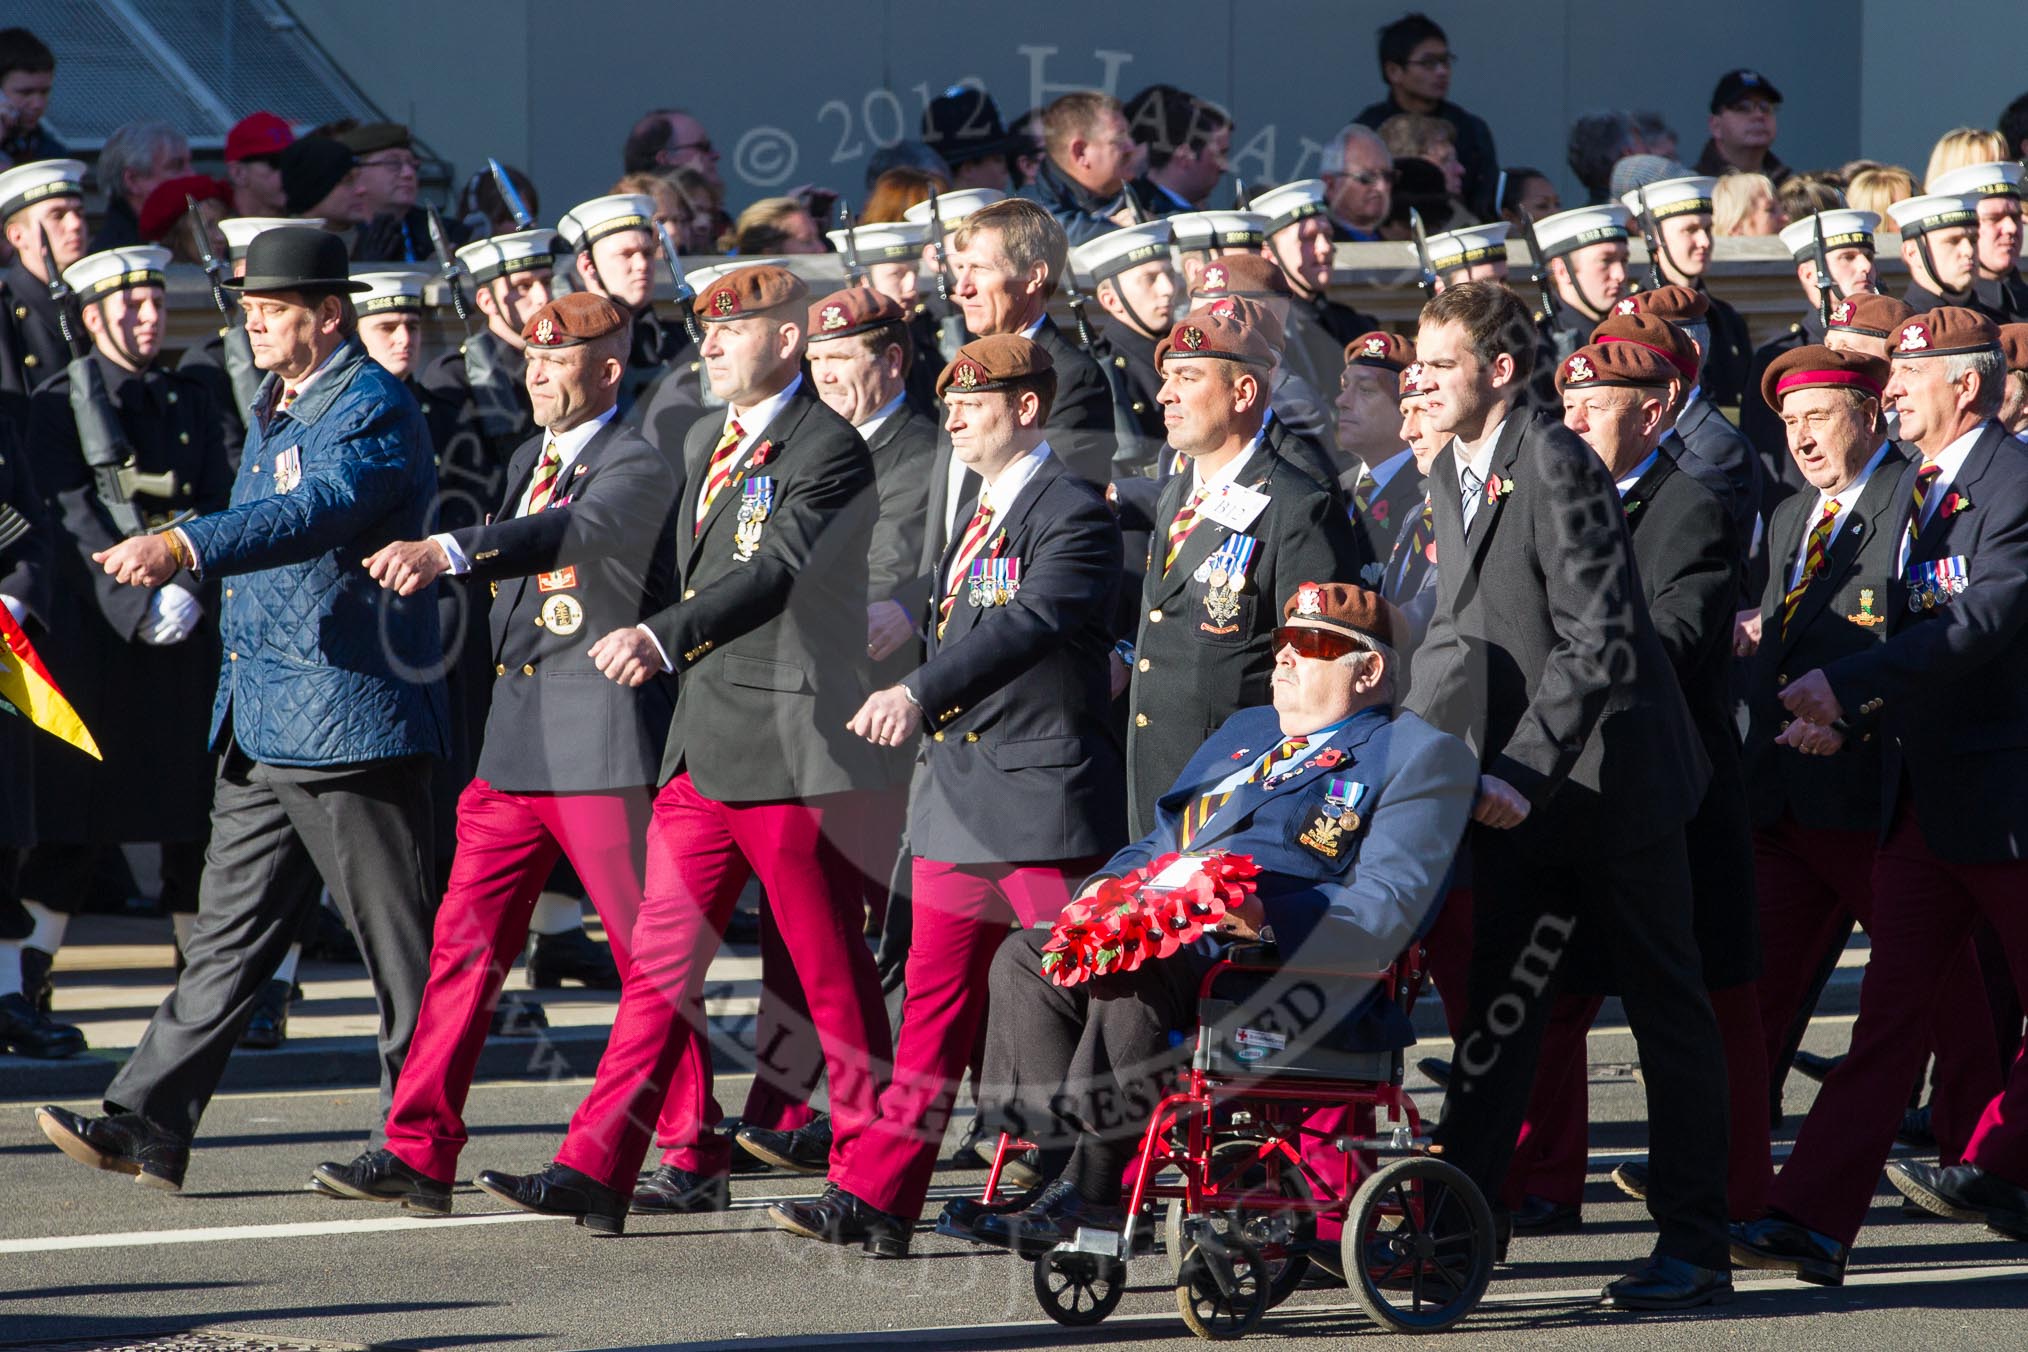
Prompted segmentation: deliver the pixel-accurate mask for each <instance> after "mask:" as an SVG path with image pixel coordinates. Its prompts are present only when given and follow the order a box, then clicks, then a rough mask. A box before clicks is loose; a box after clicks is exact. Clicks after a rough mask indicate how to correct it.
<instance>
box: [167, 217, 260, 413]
mask: <svg viewBox="0 0 2028 1352" xmlns="http://www.w3.org/2000/svg"><path fill="white" fill-rule="evenodd" d="M183 205H184V207H185V209H186V210H187V211H188V213H189V220H190V238H191V240H192V242H194V243H195V244H196V245H197V257H198V260H199V261H200V262H202V263H203V264H204V275H205V277H206V278H208V279H209V280H210V282H211V303H212V304H213V305H215V306H217V307H218V313H219V317H220V318H222V319H224V320H225V327H224V328H222V329H220V330H219V333H218V336H219V338H220V339H221V340H222V342H221V346H222V348H223V353H222V355H223V357H224V361H225V379H226V382H227V384H229V385H230V386H231V387H232V402H233V404H234V405H235V406H236V408H237V410H238V412H239V416H240V420H241V421H242V422H244V421H245V420H246V418H247V417H248V416H249V413H250V411H251V410H252V408H253V403H254V396H255V395H257V394H259V393H260V388H261V373H260V369H259V368H258V367H256V366H255V365H254V359H253V344H252V343H251V342H250V341H248V339H247V336H246V325H245V324H243V323H241V322H240V312H239V307H238V306H237V305H234V304H233V303H232V297H231V296H229V295H227V294H226V288H225V282H226V273H225V264H223V263H221V262H219V261H218V256H217V255H216V254H214V253H212V252H211V236H210V235H209V233H208V232H206V230H205V228H204V217H203V215H202V214H201V213H200V212H199V211H198V210H197V199H196V198H195V197H192V196H190V195H189V194H188V193H185V194H184V196H183Z"/></svg>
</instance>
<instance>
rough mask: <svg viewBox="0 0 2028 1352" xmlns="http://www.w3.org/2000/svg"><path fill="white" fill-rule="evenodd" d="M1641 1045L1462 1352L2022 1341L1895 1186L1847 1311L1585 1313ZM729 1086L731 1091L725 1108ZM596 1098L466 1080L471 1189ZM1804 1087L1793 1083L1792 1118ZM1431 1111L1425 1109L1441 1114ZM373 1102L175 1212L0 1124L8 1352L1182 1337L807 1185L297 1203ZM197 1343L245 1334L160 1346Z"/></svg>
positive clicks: (2012, 1261)
mask: <svg viewBox="0 0 2028 1352" xmlns="http://www.w3.org/2000/svg"><path fill="white" fill-rule="evenodd" d="M1844 1031H1845V1030H1844V1028H1843V1026H1841V1025H1840V1024H1839V1023H1837V1022H1832V1023H1830V1024H1828V1025H1827V1024H1825V1023H1822V1022H1820V1023H1819V1024H1818V1025H1817V1027H1816V1028H1815V1029H1813V1033H1812V1038H1811V1042H1810V1045H1811V1046H1812V1047H1816V1048H1819V1049H1822V1050H1836V1049H1837V1048H1838V1045H1839V1044H1840V1043H1841V1042H1842V1040H1843V1037H1844ZM1425 1050H1430V1049H1427V1048H1426V1049H1425ZM1632 1051H1633V1049H1632V1045H1631V1042H1630V1040H1629V1039H1628V1038H1627V1037H1626V1036H1625V1035H1624V1033H1623V1032H1622V1031H1615V1030H1612V1029H1604V1028H1602V1029H1601V1030H1600V1032H1599V1035H1598V1036H1595V1037H1594V1039H1593V1041H1592V1046H1591V1056H1592V1070H1593V1097H1592V1103H1593V1111H1594V1114H1595V1119H1596V1123H1597V1125H1595V1127H1594V1132H1593V1159H1592V1166H1593V1172H1592V1176H1591V1182H1590V1189H1589V1195H1588V1198H1587V1206H1586V1226H1585V1229H1584V1231H1583V1232H1582V1233H1580V1234H1577V1235H1573V1236H1565V1237H1558V1238H1553V1239H1536V1240H1530V1239H1522V1240H1519V1241H1517V1242H1516V1244H1515V1246H1514V1250H1513V1254H1512V1258H1513V1262H1512V1263H1511V1265H1510V1266H1508V1267H1505V1268H1503V1269H1501V1270H1500V1272H1499V1273H1498V1274H1497V1276H1496V1277H1495V1280H1494V1284H1493V1288H1492V1290H1491V1292H1490V1294H1489V1296H1488V1299H1487V1301H1486V1302H1485V1304H1484V1305H1482V1306H1481V1308H1480V1310H1479V1311H1478V1313H1477V1314H1475V1315H1474V1316H1473V1317H1472V1318H1471V1319H1470V1320H1469V1321H1468V1322H1467V1323H1466V1325H1465V1326H1464V1328H1465V1329H1466V1330H1468V1331H1469V1333H1470V1334H1476V1335H1478V1336H1479V1337H1481V1338H1485V1339H1488V1340H1491V1342H1492V1344H1493V1345H1497V1346H1500V1347H1515V1348H1549V1347H1565V1346H1573V1345H1577V1344H1579V1343H1582V1344H1584V1345H1585V1346H1587V1347H1594V1348H1595V1347H1599V1346H1602V1345H1604V1346H1612V1347H1637V1348H1656V1349H1661V1348H1686V1349H1692V1348H1694V1349H1698V1352H1705V1349H1708V1348H1710V1347H1712V1346H1714V1345H1722V1346H1724V1347H1725V1348H1727V1349H1728V1350H1730V1349H1735V1348H1769V1349H1782V1352H1806V1350H1812V1349H1823V1350H1824V1352H1852V1350H1853V1349H1861V1348H1894V1347H1916V1346H1950V1347H1954V1348H1995V1349H2000V1348H2005V1349H2010V1350H2013V1352H2018V1349H2020V1348H2022V1347H2023V1346H2028V1246H2023V1245H2020V1244H2015V1243H2011V1242H2009V1241H2007V1240H2004V1239H2001V1238H1999V1237H1997V1236H1994V1235H1991V1234H1989V1233H1987V1232H1986V1231H1985V1230H1983V1229H1982V1228H1979V1227H1975V1226H1970V1225H1953V1224H1949V1223H1944V1222H1927V1221H1912V1220H1905V1219H1903V1218H1902V1217H1901V1216H1900V1214H1899V1210H1898V1206H1897V1203H1898V1201H1899V1198H1898V1196H1896V1195H1894V1194H1893V1193H1892V1192H1891V1191H1890V1190H1888V1189H1887V1188H1886V1187H1885V1185H1884V1184H1883V1185H1882V1189H1881V1192H1880V1194H1879V1196H1878V1198H1877V1199H1876V1208H1875V1210H1874V1212H1873V1214H1872V1216H1871V1218H1870V1219H1871V1224H1870V1226H1869V1228H1868V1229H1867V1231H1866V1232H1865V1233H1864V1234H1863V1235H1862V1236H1861V1247H1860V1250H1859V1254H1858V1261H1857V1263H1856V1265H1855V1267H1854V1269H1853V1271H1852V1273H1851V1276H1850V1278H1849V1280H1848V1284H1847V1285H1846V1286H1845V1287H1844V1288H1843V1289H1842V1290H1823V1289H1819V1288H1813V1287H1804V1286H1800V1285H1798V1284H1795V1283H1793V1282H1788V1281H1784V1280H1772V1279H1768V1278H1766V1277H1764V1276H1761V1275H1759V1274H1742V1276H1741V1279H1740V1286H1739V1294H1738V1297H1737V1299H1736V1300H1735V1301H1734V1302H1733V1303H1732V1304H1730V1305H1729V1306H1726V1307H1723V1308H1722V1309H1718V1310H1715V1311H1706V1312H1701V1313H1698V1314H1696V1315H1685V1316H1671V1317H1646V1318H1638V1319H1637V1318H1631V1317H1628V1316H1625V1315H1621V1314H1616V1313H1613V1312H1611V1311H1607V1310H1604V1309H1601V1308H1599V1307H1597V1306H1595V1305H1594V1304H1592V1303H1591V1302H1592V1299H1593V1297H1594V1296H1595V1294H1596V1292H1597V1290H1598V1288H1599V1287H1600V1286H1601V1285H1602V1284H1603V1283H1604V1282H1605V1281H1607V1280H1609V1279H1610V1278H1611V1277H1612V1276H1614V1275H1616V1274H1617V1273H1618V1272H1620V1271H1621V1270H1623V1269H1624V1268H1625V1267H1626V1266H1627V1265H1628V1264H1629V1263H1631V1262H1632V1261H1633V1260H1635V1259H1636V1258H1638V1257H1639V1256H1640V1255H1641V1254H1643V1253H1644V1252H1645V1251H1646V1250H1647V1248H1648V1246H1649V1242H1650V1236H1651V1233H1652V1232H1651V1230H1650V1228H1649V1225H1648V1222H1647V1218H1646V1215H1645V1212H1644V1211H1643V1209H1642V1208H1641V1207H1640V1206H1639V1205H1638V1204H1637V1203H1633V1202H1630V1201H1628V1200H1627V1199H1625V1198H1623V1197H1621V1196H1620V1195H1619V1194H1618V1192H1617V1191H1615V1190H1614V1188H1613V1186H1612V1184H1611V1183H1610V1181H1609V1179H1608V1178H1607V1174H1608V1172H1609V1170H1610V1168H1611V1166H1612V1165H1613V1164H1614V1163H1616V1162H1618V1161H1619V1160H1620V1159H1623V1158H1625V1157H1626V1156H1627V1154H1628V1153H1629V1152H1630V1151H1635V1150H1638V1149H1639V1145H1640V1139H1641V1136H1642V1128H1641V1126H1640V1115H1641V1107H1642V1104H1641V1096H1640V1091H1639V1089H1638V1088H1637V1087H1636V1085H1635V1083H1634V1081H1633V1080H1632V1079H1631V1077H1630V1076H1629V1075H1628V1074H1627V1063H1628V1062H1630V1061H1631V1060H1632ZM742 1088H743V1084H742V1082H740V1081H738V1080H729V1081H728V1082H727V1089H728V1091H729V1092H728V1093H727V1095H726V1097H727V1098H728V1100H729V1101H734V1102H736V1101H737V1098H738V1097H739V1095H740V1093H741V1092H742ZM583 1091H584V1083H583V1081H579V1080H565V1081H558V1082H554V1083H547V1084H536V1083H527V1082H508V1083H492V1084H482V1085H480V1086H479V1087H478V1088H477V1089H476V1090H475V1092H474V1093H473V1096H472V1104H471V1113H470V1117H471V1126H472V1144H471V1146H470V1147H469V1148H468V1150H467V1152H466V1157H465V1160H464V1166H465V1169H466V1170H467V1171H468V1172H469V1171H471V1170H475V1169H479V1168H485V1167H502V1168H509V1169H532V1168H535V1167H538V1166H539V1165H540V1164H542V1163H543V1162H544V1161H546V1160H547V1159H548V1158H549V1157H550V1155H551V1153H552V1151H553V1150H554V1148H555V1145H556V1143H557V1141H558V1140H559V1138H560V1136H561V1134H562V1130H563V1125H564V1123H565V1121H566V1120H567V1119H568V1117H569V1114H570V1111H571V1109H572V1108H573V1107H574V1106H575V1105H576V1102H577V1100H578V1098H579V1096H580V1095H581V1094H582V1093H583ZM1807 1091H1808V1086H1807V1085H1804V1084H1802V1083H1801V1082H1794V1083H1792V1085H1791V1090H1790V1107H1791V1110H1792V1111H1799V1110H1800V1109H1801V1108H1802V1107H1803V1106H1805V1104H1806V1102H1807V1097H1808V1092H1807ZM1422 1097H1423V1100H1424V1103H1425V1106H1426V1107H1429V1108H1432V1109H1433V1108H1434V1106H1435V1095H1434V1094H1433V1093H1427V1094H1424V1095H1423V1096H1422ZM372 1103H373V1096H372V1094H371V1092H370V1091H368V1090H363V1089H362V1090H351V1089H321V1090H310V1091H298V1092H255V1093H235V1094H228V1095H224V1096H221V1097H220V1098H219V1099H217V1100H216V1101H215V1102H214V1103H213V1105H212V1108H211V1112H210V1114H209V1116H208V1117H207V1118H206V1120H205V1133H204V1136H203V1138H202V1140H201V1141H200V1150H199V1152H198V1153H197V1155H196V1156H195V1158H194V1159H193V1162H192V1165H191V1172H190V1178H189V1188H188V1191H187V1192H185V1193H184V1194H183V1195H181V1196H169V1195H165V1194H161V1193H157V1192H152V1191H149V1190H146V1189H143V1188H139V1187H137V1186H135V1185H134V1184H133V1183H131V1182H130V1181H128V1180H127V1179H125V1178H122V1177H118V1176H115V1175H111V1174H100V1173H95V1172H92V1171H89V1170H86V1169H84V1168H82V1167H80V1166H78V1165H76V1164H73V1163H71V1162H70V1161H68V1160H66V1159H64V1158H63V1157H61V1156H59V1155H58V1154H57V1153H56V1151H55V1150H54V1149H52V1148H51V1147H49V1146H48V1145H47V1144H46V1143H45V1142H44V1141H43V1139H42V1137H41V1135H40V1133H39V1132H38V1131H37V1130H36V1128H35V1125H34V1122H33V1116H32V1110H33V1107H34V1104H33V1103H32V1102H4V1103H0V1188H4V1196H5V1198H6V1202H5V1205H4V1206H0V1346H5V1347H10V1348H11V1347H17V1346H21V1345H42V1344H46V1345H49V1346H60V1347H64V1348H71V1347H78V1348H84V1347H121V1346H134V1345H137V1342H138V1340H140V1339H143V1338H152V1339H156V1340H163V1341H162V1342H149V1343H148V1344H147V1345H148V1346H158V1345H163V1343H164V1342H166V1343H167V1345H171V1346H185V1347H191V1348H196V1347H203V1346H209V1347H226V1346H257V1345H272V1344H266V1343H264V1342H263V1341H262V1337H263V1336H265V1337H276V1338H289V1339H294V1340H326V1342H328V1343H329V1344H333V1345H337V1346H350V1347H359V1346H373V1347H389V1348H453V1347H458V1348H463V1347H487V1346H501V1347H525V1348H529V1349H547V1348H642V1347H665V1348H683V1349H690V1350H691V1352H702V1350H703V1349H714V1348H740V1349H754V1348H761V1349H776V1348H865V1347H867V1346H868V1345H879V1346H883V1347H897V1348H904V1347H905V1348H970V1347H992V1348H1023V1347H1061V1346H1078V1345H1095V1346H1104V1347H1109V1348H1111V1347H1117V1348H1136V1347H1151V1348H1152V1347H1167V1348H1180V1347H1187V1346H1191V1345H1193V1343H1194V1339H1193V1338H1192V1337H1191V1335H1190V1334H1189V1333H1188V1332H1187V1331H1186V1330H1185V1329H1184V1327H1183V1325H1182V1323H1181V1321H1180V1319H1179V1318H1178V1317H1177V1314H1176V1309H1175V1304H1174V1296H1173V1292H1172V1290H1171V1288H1170V1286H1169V1282H1168V1267H1167V1263H1166V1260H1164V1259H1162V1258H1159V1257H1157V1258H1150V1259H1145V1260H1141V1261H1139V1262H1137V1263H1136V1264H1135V1265H1134V1268H1133V1271H1132V1279H1133V1281H1134V1282H1135V1283H1136V1286H1135V1288H1134V1289H1133V1290H1132V1291H1131V1292H1130V1293H1129V1294H1128V1296H1127V1298H1126V1300H1125V1302H1124V1303H1123V1304H1122V1305H1121V1307H1120V1309H1119V1310H1118V1311H1117V1312H1116V1313H1115V1314H1114V1315H1113V1316H1112V1318H1111V1319H1110V1320H1109V1321H1107V1323H1105V1324H1104V1325H1103V1326H1101V1327H1099V1328H1098V1329H1095V1330H1088V1331H1075V1332H1074V1331H1071V1330H1066V1329H1061V1328H1059V1327H1057V1326H1056V1325H1054V1324H1051V1323H1049V1322H1047V1321H1046V1320H1044V1319H1043V1318H1042V1317H1041V1315H1040V1312H1039V1310H1038V1309H1037V1307H1036V1305H1035V1301H1034V1297H1033V1295H1032V1293H1031V1291H1030V1287H1029V1269H1028V1267H1027V1265H1026V1264H1023V1263H1020V1262H1018V1261H1016V1260H1013V1259H1010V1258H1008V1257H1005V1256H1002V1255H996V1254H990V1253H982V1252H980V1251H978V1250H975V1249H973V1248H971V1247H970V1246H967V1245H962V1244H959V1243H956V1242H953V1241H947V1240H943V1239H940V1238H938V1237H936V1236H934V1235H931V1234H927V1233H924V1234H922V1235H919V1236H918V1239H917V1242H916V1256H914V1257H912V1258H911V1259H910V1260H909V1261H907V1262H902V1263H878V1262H874V1261H872V1260H869V1259H866V1258H863V1257H862V1256H861V1255H860V1254H859V1253H858V1252H857V1251H856V1250H840V1249H833V1248H827V1247H825V1246H822V1245H818V1244H814V1243H811V1242H809V1241H804V1240H798V1239H793V1238H790V1237H788V1236H784V1235H781V1234H779V1233H777V1232H776V1231H774V1230H773V1229H772V1228H771V1227H770V1226H769V1225H768V1224H767V1222H766V1221H765V1219H764V1218H763V1217H762V1216H761V1215H760V1213H759V1209H758V1208H759V1206H760V1205H762V1204H763V1202H764V1200H765V1199H766V1198H769V1197H773V1196H779V1195H788V1194H803V1195H808V1194H810V1193H813V1192H815V1191H816V1185H815V1184H814V1183H813V1181H811V1180H804V1179H796V1178H790V1177H786V1176H783V1177H765V1178H763V1179H761V1180H759V1181H746V1180H742V1181H741V1182H740V1183H739V1184H738V1185H736V1199H737V1209H736V1210H735V1211H733V1212H732V1213H730V1214H727V1215H719V1216H712V1217H702V1218H676V1219H659V1220H657V1219H642V1218H635V1219H634V1221H633V1222H631V1224H630V1232H629V1234H628V1235H627V1236H626V1237H624V1238H621V1239H616V1240H597V1239H593V1238H591V1237H590V1236H589V1235H588V1234H587V1233H586V1232H585V1231H583V1230H579V1229H575V1228H573V1227H572V1226H570V1225H569V1224H568V1223H566V1222H561V1221H556V1220H549V1219H543V1218H536V1217H527V1216H520V1215H515V1214H508V1213H504V1212H503V1211H502V1210H501V1209H500V1208H499V1207H498V1206H497V1205H496V1204H494V1203H493V1202H492V1201H491V1200H490V1199H488V1198H485V1197H483V1196H482V1195H480V1194H478V1193H476V1192H474V1191H472V1190H471V1189H470V1188H469V1187H462V1186H461V1187H460V1188H459V1190H458V1192H457V1196H456V1208H457V1214H456V1215H455V1216H454V1217H452V1218H451V1219H449V1220H444V1221H429V1220H419V1219H405V1218H403V1217H401V1216H400V1214H399V1213H397V1212H395V1211H392V1210H390V1209H386V1208H382V1207H377V1206H372V1205H368V1204H363V1203H341V1202H333V1201H326V1200H323V1199H320V1198H317V1197H314V1196H311V1195H309V1194H307V1193H305V1192H304V1191H302V1184H303V1183H304V1181H305V1179H306V1178H307V1175H308V1172H309V1170H310V1168H311V1167H312V1166H313V1165H314V1164H316V1163H317V1162H318V1161H319V1160H323V1159H347V1158H350V1157H351V1155H352V1154H354V1153H355V1151H356V1150H357V1149H358V1147H359V1144H360V1142H361V1139H362V1136H363V1130H362V1124H363V1122H364V1119H365V1116H366V1114H367V1113H368V1112H369V1111H370V1109H371V1106H372ZM73 1106H78V1107H86V1106H89V1105H88V1104H84V1103H74V1104H73ZM1791 1121H1792V1122H1793V1121H1794V1119H1793V1118H1792V1119H1791ZM979 1180H980V1176H979V1175H977V1174H960V1173H956V1172H949V1173H944V1174H941V1175H939V1177H938V1180H937V1185H938V1187H939V1188H940V1189H944V1190H946V1192H947V1193H955V1192H956V1191H957V1190H959V1189H960V1188H976V1187H977V1185H978V1183H979ZM936 1205H937V1203H936V1202H934V1201H933V1202H932V1208H933V1209H934V1207H935V1206H936ZM192 1330H207V1331H209V1332H211V1333H212V1334H214V1335H233V1336H232V1338H230V1339H228V1338H227V1337H224V1336H218V1337H215V1338H196V1337H191V1338H187V1339H181V1340H177V1339H174V1338H173V1335H178V1334H185V1333H188V1332H189V1331H192ZM1350 1336H1367V1337H1379V1336H1385V1335H1382V1334H1381V1333H1380V1332H1379V1331H1378V1330H1377V1329H1374V1328H1373V1327H1372V1326H1370V1325H1368V1324H1366V1323H1365V1321H1364V1319H1363V1318H1362V1316H1361V1315H1360V1314H1359V1313H1358V1311H1357V1310H1356V1308H1355V1307H1353V1305H1352V1304H1351V1302H1350V1301H1349V1299H1348V1298H1347V1296H1346V1293H1345V1292H1344V1291H1343V1290H1321V1289H1320V1290H1305V1291H1302V1292H1299V1293H1298V1294H1297V1295H1296V1296H1295V1297H1294V1298H1293V1299H1292V1300H1291V1301H1290V1302H1289V1303H1288V1304H1286V1305H1284V1306H1282V1307H1281V1308H1280V1309H1278V1310H1277V1311H1275V1312H1274V1313H1272V1314H1270V1315H1269V1316H1268V1318H1267V1320H1266V1322H1265V1323H1264V1324H1263V1325H1262V1327H1261V1329H1260V1330H1259V1331H1258V1332H1257V1333H1256V1334H1255V1335H1254V1340H1255V1341H1262V1342H1277V1343H1279V1344H1281V1345H1286V1346H1290V1347H1296V1348H1319V1349H1321V1348H1325V1347H1333V1348H1336V1347H1341V1346H1342V1345H1343V1340H1344V1339H1346V1338H1347V1337H1350ZM1601 1338H1605V1339H1608V1340H1610V1341H1609V1342H1608V1343H1605V1344H1601V1342H1600V1341H1599V1340H1600V1339H1601ZM292 1345H302V1344H301V1343H300V1342H299V1343H295V1344H292Z"/></svg>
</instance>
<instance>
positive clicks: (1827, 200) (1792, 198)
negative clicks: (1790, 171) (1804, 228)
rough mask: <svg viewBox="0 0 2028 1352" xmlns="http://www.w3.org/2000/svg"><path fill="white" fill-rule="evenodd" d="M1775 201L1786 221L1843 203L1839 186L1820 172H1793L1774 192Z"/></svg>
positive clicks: (1801, 218) (1843, 195) (1814, 213)
mask: <svg viewBox="0 0 2028 1352" xmlns="http://www.w3.org/2000/svg"><path fill="white" fill-rule="evenodd" d="M1775 200H1776V203H1777V204H1778V205H1779V206H1780V207H1781V213H1782V215H1783V216H1784V217H1785V218H1786V220H1785V221H1784V224H1786V223H1787V221H1800V220H1804V219H1806V218H1807V217H1810V216H1814V215H1816V214H1817V213H1818V212H1820V211H1835V210H1837V209H1838V208H1839V207H1842V206H1844V205H1845V194H1844V192H1843V190H1842V189H1840V188H1839V186H1838V185H1837V184H1835V183H1833V182H1831V181H1830V180H1829V179H1828V178H1826V177H1825V176H1824V175H1821V174H1795V175H1792V176H1790V178H1789V179H1788V181H1787V182H1785V183H1783V184H1782V185H1781V187H1780V188H1779V189H1777V190H1776V192H1775Z"/></svg>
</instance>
